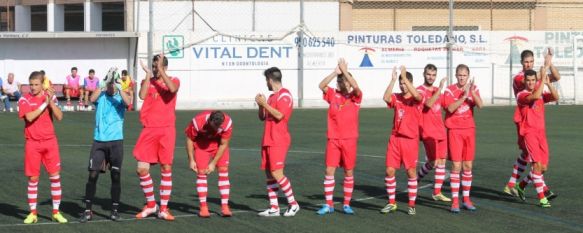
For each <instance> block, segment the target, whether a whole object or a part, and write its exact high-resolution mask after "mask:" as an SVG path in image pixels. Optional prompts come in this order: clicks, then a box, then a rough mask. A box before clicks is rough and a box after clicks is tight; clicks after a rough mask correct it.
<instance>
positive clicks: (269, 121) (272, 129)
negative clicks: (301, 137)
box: [262, 88, 294, 146]
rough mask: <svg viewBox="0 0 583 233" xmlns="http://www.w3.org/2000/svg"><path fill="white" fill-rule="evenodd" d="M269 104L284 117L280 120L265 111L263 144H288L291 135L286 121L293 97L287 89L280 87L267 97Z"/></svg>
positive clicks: (291, 109)
mask: <svg viewBox="0 0 583 233" xmlns="http://www.w3.org/2000/svg"><path fill="white" fill-rule="evenodd" d="M267 104H269V106H271V107H273V108H275V109H277V111H279V112H281V113H282V114H283V115H284V117H283V118H282V119H281V120H279V121H278V120H277V119H275V118H274V117H273V116H272V115H270V114H269V112H267V110H264V111H265V115H266V117H265V130H264V131H263V143H262V145H263V146H289V145H290V144H291V137H290V135H289V130H288V126H287V124H288V122H289V119H290V118H291V115H292V111H293V105H294V103H293V97H292V95H291V93H290V92H289V90H287V89H285V88H281V89H280V90H279V91H278V92H275V93H273V94H271V95H270V96H269V98H268V99H267Z"/></svg>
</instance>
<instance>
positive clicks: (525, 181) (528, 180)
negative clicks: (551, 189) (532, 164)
mask: <svg viewBox="0 0 583 233" xmlns="http://www.w3.org/2000/svg"><path fill="white" fill-rule="evenodd" d="M531 182H532V171H530V173H529V174H528V175H527V176H525V177H524V178H523V179H522V180H521V181H520V184H518V186H520V188H522V189H524V188H526V185H528V184H529V183H531Z"/></svg>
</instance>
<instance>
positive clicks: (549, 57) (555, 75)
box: [544, 47, 561, 82]
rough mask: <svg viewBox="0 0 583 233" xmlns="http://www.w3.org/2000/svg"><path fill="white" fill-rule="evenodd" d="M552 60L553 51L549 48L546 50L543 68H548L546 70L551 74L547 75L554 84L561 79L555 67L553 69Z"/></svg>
mask: <svg viewBox="0 0 583 233" xmlns="http://www.w3.org/2000/svg"><path fill="white" fill-rule="evenodd" d="M552 59H553V49H551V48H550V47H549V48H547V54H546V55H545V61H544V64H545V66H547V67H549V68H548V69H547V70H550V71H551V74H550V75H549V76H550V77H549V78H550V81H551V82H556V81H559V80H560V79H561V75H560V74H559V70H558V69H557V67H555V65H553V60H552ZM545 74H546V73H545Z"/></svg>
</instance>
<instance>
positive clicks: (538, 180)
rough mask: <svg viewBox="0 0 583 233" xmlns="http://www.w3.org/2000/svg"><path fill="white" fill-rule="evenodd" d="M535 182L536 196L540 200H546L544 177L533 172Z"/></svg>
mask: <svg viewBox="0 0 583 233" xmlns="http://www.w3.org/2000/svg"><path fill="white" fill-rule="evenodd" d="M532 178H533V181H534V187H535V188H536V194H537V195H538V199H539V200H540V199H543V198H545V191H544V188H543V186H544V185H545V184H544V180H543V176H542V174H541V173H536V172H533V175H532Z"/></svg>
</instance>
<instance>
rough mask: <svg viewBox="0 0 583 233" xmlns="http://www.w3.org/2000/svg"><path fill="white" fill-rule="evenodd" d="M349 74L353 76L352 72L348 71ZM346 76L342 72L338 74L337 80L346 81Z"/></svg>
mask: <svg viewBox="0 0 583 233" xmlns="http://www.w3.org/2000/svg"><path fill="white" fill-rule="evenodd" d="M348 74H349V75H350V76H351V77H352V74H351V73H350V72H348ZM345 78H346V76H345V75H344V73H342V74H339V75H337V76H336V81H337V82H340V81H344V79H345Z"/></svg>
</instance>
